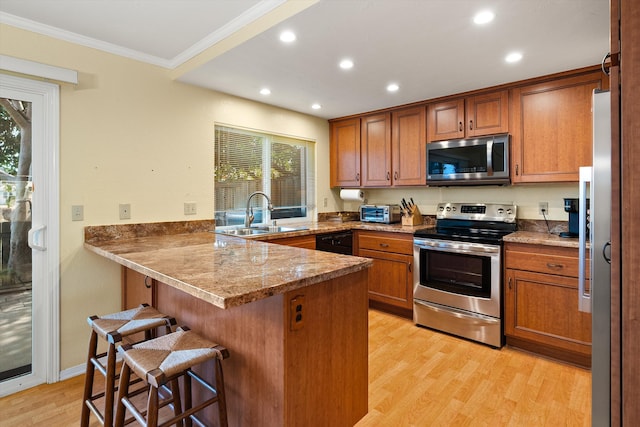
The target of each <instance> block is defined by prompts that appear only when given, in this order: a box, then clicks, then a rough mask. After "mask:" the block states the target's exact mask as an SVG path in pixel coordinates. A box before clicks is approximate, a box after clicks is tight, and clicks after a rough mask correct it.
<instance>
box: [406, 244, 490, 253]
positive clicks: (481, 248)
mask: <svg viewBox="0 0 640 427" xmlns="http://www.w3.org/2000/svg"><path fill="white" fill-rule="evenodd" d="M439 242H440V241H439ZM414 245H415V247H416V248H418V249H425V250H433V251H439V252H449V253H455V254H467V255H481V256H488V255H489V256H490V255H495V254H499V253H500V246H494V245H477V246H470V245H469V244H460V245H456V246H457V247H455V246H441V243H440V244H438V243H436V244H434V245H430V244H428V243H425V242H420V243H414Z"/></svg>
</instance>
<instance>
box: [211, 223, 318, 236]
mask: <svg viewBox="0 0 640 427" xmlns="http://www.w3.org/2000/svg"><path fill="white" fill-rule="evenodd" d="M307 229H308V227H283V226H279V225H256V226H253V227H249V228H247V227H244V226H237V227H216V230H215V232H216V233H219V234H231V235H234V236H254V235H261V234H274V233H287V232H292V231H300V230H307Z"/></svg>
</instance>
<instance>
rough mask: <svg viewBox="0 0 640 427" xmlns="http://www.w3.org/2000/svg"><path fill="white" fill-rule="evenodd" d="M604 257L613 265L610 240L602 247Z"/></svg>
mask: <svg viewBox="0 0 640 427" xmlns="http://www.w3.org/2000/svg"><path fill="white" fill-rule="evenodd" d="M607 249H609V254H607ZM602 258H604V260H605V261H607V264H609V265H611V241H608V242H607V243H605V244H604V246H603V247H602Z"/></svg>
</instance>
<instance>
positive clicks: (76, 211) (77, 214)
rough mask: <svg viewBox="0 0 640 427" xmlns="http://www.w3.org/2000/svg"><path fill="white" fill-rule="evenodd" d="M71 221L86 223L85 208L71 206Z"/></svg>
mask: <svg viewBox="0 0 640 427" xmlns="http://www.w3.org/2000/svg"><path fill="white" fill-rule="evenodd" d="M71 221H84V206H83V205H73V206H71Z"/></svg>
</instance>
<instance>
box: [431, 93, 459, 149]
mask: <svg viewBox="0 0 640 427" xmlns="http://www.w3.org/2000/svg"><path fill="white" fill-rule="evenodd" d="M427 120H428V123H427V132H428V135H429V142H431V141H444V140H446V139H457V138H464V99H457V100H453V101H445V102H438V103H437V104H430V105H428V106H427Z"/></svg>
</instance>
